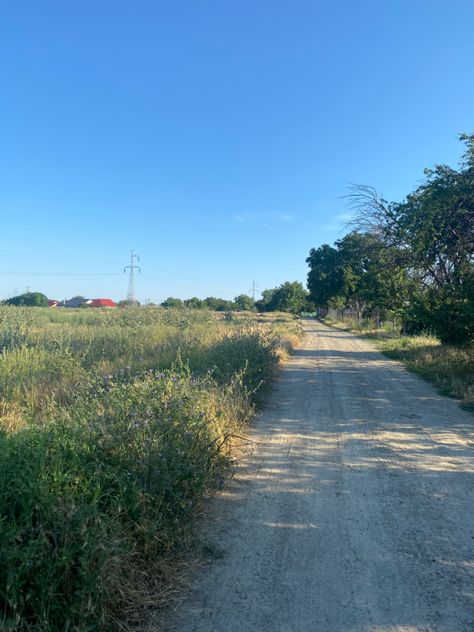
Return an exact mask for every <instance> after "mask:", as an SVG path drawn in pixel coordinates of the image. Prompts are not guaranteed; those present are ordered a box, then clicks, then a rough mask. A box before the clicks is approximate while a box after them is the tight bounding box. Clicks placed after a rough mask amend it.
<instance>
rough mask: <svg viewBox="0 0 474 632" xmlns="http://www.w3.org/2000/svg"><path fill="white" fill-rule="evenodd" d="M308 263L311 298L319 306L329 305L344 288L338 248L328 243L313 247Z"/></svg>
mask: <svg viewBox="0 0 474 632" xmlns="http://www.w3.org/2000/svg"><path fill="white" fill-rule="evenodd" d="M306 263H307V264H308V265H309V267H310V271H309V273H308V289H309V292H310V296H311V299H312V300H313V301H314V302H315V303H316V305H318V306H319V307H327V306H328V305H329V303H330V302H331V301H334V300H335V298H336V297H339V296H340V295H341V293H342V291H343V288H344V273H343V268H342V265H341V263H342V262H341V261H340V258H339V257H338V251H337V248H332V247H331V246H329V245H328V244H323V245H322V246H320V247H319V248H317V249H315V248H311V250H310V253H309V257H308V258H307V259H306Z"/></svg>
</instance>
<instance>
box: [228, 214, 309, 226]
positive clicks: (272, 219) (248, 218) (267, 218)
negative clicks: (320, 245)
mask: <svg viewBox="0 0 474 632" xmlns="http://www.w3.org/2000/svg"><path fill="white" fill-rule="evenodd" d="M233 220H234V221H235V222H238V223H239V224H244V223H246V222H249V223H250V222H252V223H263V225H264V226H265V227H266V228H267V227H268V228H269V227H270V225H271V224H277V223H282V222H297V221H299V220H298V217H296V215H293V214H292V213H286V212H285V213H284V212H281V211H266V212H256V211H245V212H243V213H234V215H233Z"/></svg>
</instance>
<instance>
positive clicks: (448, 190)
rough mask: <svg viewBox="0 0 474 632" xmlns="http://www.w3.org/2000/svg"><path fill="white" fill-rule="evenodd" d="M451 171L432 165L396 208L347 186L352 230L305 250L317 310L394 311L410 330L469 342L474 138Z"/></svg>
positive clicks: (473, 310) (365, 189) (473, 334)
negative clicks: (337, 307) (333, 307)
mask: <svg viewBox="0 0 474 632" xmlns="http://www.w3.org/2000/svg"><path fill="white" fill-rule="evenodd" d="M460 139H461V141H462V142H464V144H465V151H464V154H463V156H462V159H461V162H460V165H459V168H458V169H453V168H451V167H449V166H447V165H435V166H434V167H433V168H432V169H427V170H425V179H424V181H423V182H422V183H421V184H420V185H419V186H418V187H417V188H416V189H415V190H414V191H413V192H412V193H410V194H409V195H407V197H406V198H405V199H404V200H403V201H402V202H387V201H386V200H385V199H383V197H382V196H380V195H379V194H378V193H377V191H376V190H375V189H374V188H373V187H370V186H366V185H358V186H356V187H353V189H352V192H351V195H350V196H349V198H350V200H351V202H352V204H353V205H354V208H355V212H356V217H355V220H354V222H353V225H354V228H355V230H354V231H353V232H352V233H350V234H349V235H346V236H345V237H344V238H343V239H341V240H339V241H338V242H336V244H335V247H334V248H333V247H331V246H328V245H327V244H325V245H324V246H321V247H320V248H318V249H314V248H313V249H312V250H311V251H310V254H309V257H308V258H307V260H306V261H307V263H308V264H309V267H310V272H309V274H308V288H309V290H310V295H311V298H312V299H313V300H314V301H315V302H316V303H317V304H318V305H320V306H326V305H331V304H332V305H334V304H336V303H337V302H339V304H341V305H345V306H351V307H353V308H355V309H357V310H362V311H364V310H366V309H370V308H372V307H374V306H378V307H379V308H382V309H392V310H401V311H402V312H403V319H404V323H405V327H406V329H407V330H409V331H421V330H431V331H433V332H435V333H436V334H437V335H438V336H440V338H441V339H442V340H446V341H449V342H465V341H469V340H472V339H474V135H467V134H463V135H461V136H460Z"/></svg>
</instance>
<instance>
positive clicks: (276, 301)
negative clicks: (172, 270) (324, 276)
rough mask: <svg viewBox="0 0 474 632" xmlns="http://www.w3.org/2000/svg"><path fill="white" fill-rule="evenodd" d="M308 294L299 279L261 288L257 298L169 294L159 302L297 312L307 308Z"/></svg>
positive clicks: (255, 310) (197, 307)
mask: <svg viewBox="0 0 474 632" xmlns="http://www.w3.org/2000/svg"><path fill="white" fill-rule="evenodd" d="M308 301H309V294H308V291H307V290H306V289H305V288H304V286H303V284H302V283H300V282H299V281H286V282H285V283H282V284H281V285H279V286H278V287H275V288H273V289H268V290H263V292H262V296H261V298H260V299H259V300H255V299H253V298H252V297H251V296H248V295H247V294H239V295H238V296H236V297H235V298H234V300H233V301H230V300H226V299H223V298H216V297H214V296H209V297H207V298H204V299H200V298H197V297H196V296H193V297H192V298H189V299H184V300H182V299H180V298H174V297H172V296H170V297H169V298H167V299H166V300H165V301H163V302H162V303H160V305H161V307H170V308H171V307H174V308H191V309H211V310H214V311H217V312H227V311H233V310H239V311H254V312H274V311H278V312H290V313H292V314H299V313H300V312H302V311H304V310H305V309H308V308H309V302H308Z"/></svg>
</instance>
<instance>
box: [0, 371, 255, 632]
mask: <svg viewBox="0 0 474 632" xmlns="http://www.w3.org/2000/svg"><path fill="white" fill-rule="evenodd" d="M245 410H246V412H243V411H245ZM249 412H250V409H249V408H248V407H247V408H246V407H245V406H243V405H242V401H241V399H240V394H239V391H238V388H237V387H236V388H234V389H232V388H229V389H227V390H226V391H223V390H222V389H217V388H216V386H215V384H214V382H213V381H212V380H211V379H210V378H202V379H196V378H193V377H192V376H191V375H190V373H189V372H186V371H181V372H179V373H173V372H167V373H158V374H155V373H149V374H147V375H145V376H141V377H140V378H139V379H135V380H133V381H132V382H130V383H128V384H120V383H113V382H112V383H106V384H97V385H96V386H95V390H94V392H92V393H90V395H89V397H88V398H86V399H83V400H81V402H79V401H78V402H76V406H74V407H73V408H72V409H71V410H70V411H69V412H68V414H67V415H65V416H64V418H63V419H58V420H55V423H51V424H50V425H49V426H48V427H46V428H44V429H39V428H33V427H32V428H28V429H25V430H23V431H21V432H19V433H16V434H10V435H7V434H5V433H3V434H2V435H0V610H1V612H3V626H4V628H6V629H12V630H38V631H39V630H41V631H48V632H49V631H51V632H53V631H58V632H59V631H60V630H105V629H108V627H110V626H109V624H108V623H107V622H108V621H109V620H113V617H111V614H113V613H118V612H119V611H120V609H121V608H124V607H126V608H127V609H128V608H130V604H129V603H126V604H124V603H123V601H124V599H125V600H126V590H125V591H123V590H122V589H119V588H123V587H124V586H126V585H127V583H128V581H129V580H130V577H132V576H133V577H135V581H136V577H137V576H138V575H139V573H138V571H142V570H143V568H145V567H146V565H147V563H148V562H150V560H152V559H153V558H154V557H155V556H157V555H159V554H160V553H163V552H164V551H166V550H169V549H170V548H172V547H173V546H174V545H175V543H176V542H177V541H179V540H180V539H181V538H182V537H183V531H185V530H187V529H188V528H189V521H190V517H191V516H192V514H193V512H194V508H195V507H194V506H195V504H196V502H197V501H198V500H199V499H200V498H201V497H202V495H203V493H204V491H205V490H206V489H207V488H208V486H209V485H210V483H211V482H212V481H213V480H214V479H215V478H216V476H218V475H219V473H220V472H221V471H222V467H223V465H224V460H223V459H224V455H223V447H224V446H225V445H226V443H227V441H228V439H229V436H230V434H231V432H232V429H233V428H235V426H236V425H237V424H238V423H240V422H242V421H243V420H244V417H245V416H246V415H248V414H249ZM145 588H146V587H145ZM135 589H136V587H135ZM124 592H125V594H124Z"/></svg>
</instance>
